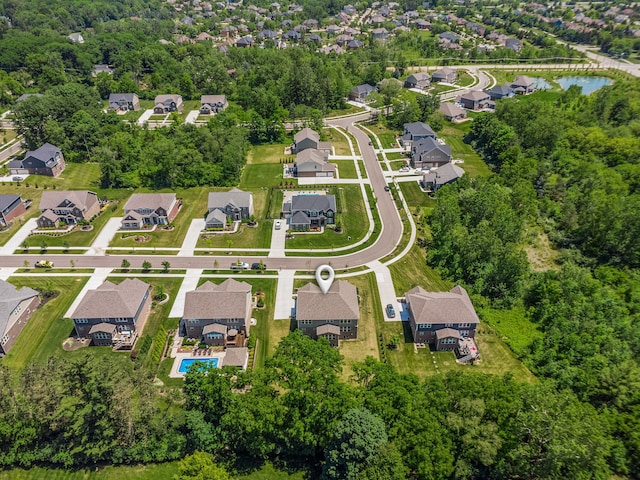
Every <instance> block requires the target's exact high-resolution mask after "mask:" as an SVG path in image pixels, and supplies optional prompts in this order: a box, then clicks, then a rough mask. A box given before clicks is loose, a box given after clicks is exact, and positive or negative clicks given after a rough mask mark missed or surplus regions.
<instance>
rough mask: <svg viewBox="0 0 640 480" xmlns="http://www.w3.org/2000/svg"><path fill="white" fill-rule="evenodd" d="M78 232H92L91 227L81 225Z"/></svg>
mask: <svg viewBox="0 0 640 480" xmlns="http://www.w3.org/2000/svg"><path fill="white" fill-rule="evenodd" d="M80 230H82V231H83V232H90V231H91V230H93V225H82V226H81V227H80Z"/></svg>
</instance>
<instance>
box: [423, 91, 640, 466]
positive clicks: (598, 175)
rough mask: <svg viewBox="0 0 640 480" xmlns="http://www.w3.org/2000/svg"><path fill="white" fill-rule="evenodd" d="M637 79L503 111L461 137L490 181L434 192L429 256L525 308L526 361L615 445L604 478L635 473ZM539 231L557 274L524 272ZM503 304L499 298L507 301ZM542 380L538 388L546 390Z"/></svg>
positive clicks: (639, 292) (638, 453)
mask: <svg viewBox="0 0 640 480" xmlns="http://www.w3.org/2000/svg"><path fill="white" fill-rule="evenodd" d="M639 101H640V91H639V86H638V83H637V82H629V81H624V80H617V81H616V83H615V84H614V85H613V86H611V87H605V88H603V89H602V90H600V91H598V92H597V93H594V94H593V95H592V96H590V97H586V96H583V95H580V90H579V88H577V87H572V88H570V89H569V90H567V91H566V92H564V93H562V94H560V95H559V96H558V98H557V99H556V100H555V102H548V101H542V100H536V99H535V97H532V98H526V99H512V100H504V101H500V102H498V104H497V108H496V112H495V114H485V115H481V116H479V117H478V118H476V119H474V123H473V125H472V127H471V130H470V132H469V135H468V138H467V140H468V141H469V142H471V143H472V144H473V145H474V146H475V147H476V148H477V149H478V151H479V152H480V153H481V154H482V156H483V157H484V158H485V160H486V161H487V163H489V165H491V166H492V167H493V169H494V170H495V171H496V173H497V174H496V175H494V176H492V177H491V178H490V179H487V180H473V181H472V180H469V179H463V180H462V181H459V182H458V183H457V185H455V186H450V187H445V188H443V189H441V190H440V191H439V192H438V204H437V206H436V207H435V209H434V210H433V212H432V214H431V215H430V217H429V223H430V226H431V234H432V238H431V239H430V241H429V248H428V259H429V262H431V263H432V264H433V265H435V266H437V267H439V268H440V269H441V271H442V272H443V273H444V274H445V275H447V276H448V277H450V278H451V279H454V280H457V281H462V282H464V283H465V284H466V285H468V286H469V287H470V289H471V290H472V291H473V292H475V294H476V295H479V296H477V297H476V299H477V301H478V302H482V296H484V297H486V298H487V299H489V300H490V301H492V302H493V303H494V305H502V306H508V305H509V304H513V303H515V304H520V305H522V306H523V307H525V309H526V312H527V317H528V318H529V320H531V321H532V322H534V323H535V324H536V325H537V326H538V328H539V330H540V331H541V332H542V335H541V336H540V337H539V338H536V339H535V340H533V341H532V342H531V344H530V345H529V346H528V347H527V348H525V349H523V350H522V351H519V352H518V353H519V354H520V355H521V357H522V359H523V361H524V362H525V363H526V364H527V365H528V366H529V367H530V368H531V369H532V370H533V372H534V373H536V374H537V375H538V376H540V377H541V378H543V379H550V380H551V381H552V382H553V384H555V385H556V386H557V388H560V389H565V388H568V389H570V390H572V391H573V392H574V394H575V395H576V396H577V401H580V402H583V404H584V405H591V406H593V407H594V408H595V409H596V411H597V412H598V415H599V416H600V418H601V419H602V420H603V421H604V426H603V428H605V429H606V431H607V434H608V435H609V436H610V438H611V439H616V442H615V443H613V444H611V450H610V458H609V459H608V460H607V462H608V464H609V466H610V468H611V469H612V470H614V471H616V472H617V473H621V474H630V475H632V476H633V477H637V476H638V475H640V470H638V467H637V465H638V463H637V459H638V458H640V443H639V442H638V438H637V435H636V434H635V433H634V431H635V429H636V428H637V426H638V413H639V411H640V396H639V395H638V393H637V392H638V381H639V379H640V369H639V365H638V362H637V357H638V355H639V354H640V333H639V332H638V331H637V328H636V325H637V323H638V319H639V317H638V315H639V314H640V281H639V280H640V279H639V277H638V271H637V268H638V266H640V264H639V257H638V252H639V251H640V248H639V247H640V244H638V237H639V235H640V223H639V222H638V216H637V208H638V205H639V203H638V202H640V196H639V193H640V192H639V191H638V178H639V176H638V164H639V163H640V156H639V154H638V151H639V149H638V147H640V145H639V143H638V142H639V141H638V135H637V133H638V119H639V118H640V108H639V106H640V105H639ZM540 228H542V229H543V230H544V231H545V233H546V234H547V235H548V236H549V238H550V239H551V240H552V242H553V244H554V246H555V247H556V248H557V249H559V250H560V255H559V266H558V267H557V268H552V269H550V270H548V271H544V272H533V271H532V270H531V269H530V267H529V264H528V261H527V260H526V256H525V255H524V253H523V247H524V245H525V243H526V239H527V237H528V236H529V233H528V232H529V231H531V230H532V229H533V230H536V229H540ZM505 300H508V302H505ZM545 383H546V382H545Z"/></svg>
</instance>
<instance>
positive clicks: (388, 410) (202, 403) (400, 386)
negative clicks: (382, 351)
mask: <svg viewBox="0 0 640 480" xmlns="http://www.w3.org/2000/svg"><path fill="white" fill-rule="evenodd" d="M341 369H342V363H341V358H340V354H339V353H338V352H337V351H336V350H335V349H333V348H331V347H330V346H329V344H328V342H325V341H324V340H320V341H314V340H310V339H308V338H307V337H305V336H304V335H302V334H300V333H299V332H293V333H291V334H290V335H289V336H288V337H286V338H285V339H283V340H282V341H281V343H280V345H279V346H278V348H277V349H276V353H275V355H274V356H273V358H272V359H270V360H269V361H268V362H267V365H266V367H265V368H264V369H262V370H260V371H256V372H253V373H251V374H246V375H239V376H235V377H234V376H232V374H231V373H230V372H227V371H224V370H223V371H220V370H215V369H212V370H200V371H191V372H190V373H189V374H188V376H187V380H186V383H185V393H186V396H187V403H186V408H187V424H188V428H189V430H190V433H189V442H190V448H196V449H199V450H202V451H206V452H210V453H212V454H214V455H215V456H216V457H217V458H218V459H219V461H222V462H232V463H234V462H235V463H236V464H237V465H243V464H247V463H254V464H255V463H256V462H257V463H258V464H259V463H261V462H263V461H265V460H270V461H275V462H285V463H287V464H288V465H290V466H293V465H306V468H307V470H308V471H309V474H310V478H318V477H320V478H322V479H370V480H374V479H376V480H385V479H394V480H395V479H398V480H400V479H405V478H414V479H448V478H464V479H473V478H485V479H486V478H531V479H534V478H607V477H608V476H609V475H610V474H611V467H610V466H609V462H610V459H611V456H612V452H613V451H614V450H615V448H616V446H617V445H618V442H617V441H616V440H614V439H613V438H612V437H611V436H610V435H609V432H608V427H607V422H606V419H605V417H604V416H603V415H599V414H598V413H597V412H596V410H595V409H594V408H593V407H591V406H590V405H588V404H585V403H582V402H580V401H579V400H578V399H577V398H576V397H575V396H574V394H572V393H571V392H568V391H566V390H563V389H559V390H558V389H556V387H555V386H553V385H551V384H536V385H522V384H519V383H516V382H514V381H513V380H512V379H511V378H509V377H508V376H507V377H504V378H500V377H496V376H485V375H475V374H462V375H461V374H459V373H456V374H455V375H446V376H436V377H431V378H428V379H427V380H425V381H424V382H421V381H419V380H418V378H417V377H415V376H414V375H410V374H409V375H400V374H398V373H397V372H396V371H395V370H394V369H393V367H391V366H390V365H388V364H383V363H379V362H377V361H376V360H374V359H372V358H369V359H367V360H366V361H365V362H363V363H360V364H356V365H355V366H354V376H353V379H352V380H353V382H351V383H348V384H347V383H343V382H342V381H340V380H339V375H340V372H341ZM248 458H252V459H253V462H247V459H248Z"/></svg>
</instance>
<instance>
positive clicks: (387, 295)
mask: <svg viewBox="0 0 640 480" xmlns="http://www.w3.org/2000/svg"><path fill="white" fill-rule="evenodd" d="M367 266H368V267H369V268H371V270H373V271H374V272H375V274H376V281H377V282H378V294H379V295H380V303H381V304H382V309H383V310H384V311H383V315H384V321H385V322H399V321H400V320H402V318H401V304H400V302H398V297H397V296H396V292H395V289H394V287H393V279H392V278H391V271H390V270H389V268H388V267H386V266H384V265H383V264H381V263H380V262H378V261H375V262H371V263H368V264H367ZM389 304H391V305H393V309H394V310H395V311H396V316H395V318H389V317H388V316H387V312H386V306H387V305H389Z"/></svg>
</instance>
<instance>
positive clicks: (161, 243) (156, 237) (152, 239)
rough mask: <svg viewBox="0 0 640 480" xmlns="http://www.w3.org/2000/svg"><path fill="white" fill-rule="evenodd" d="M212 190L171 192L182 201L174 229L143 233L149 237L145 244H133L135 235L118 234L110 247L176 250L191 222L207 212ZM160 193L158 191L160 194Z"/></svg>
mask: <svg viewBox="0 0 640 480" xmlns="http://www.w3.org/2000/svg"><path fill="white" fill-rule="evenodd" d="M213 190H214V189H213V188H211V187H197V188H190V189H179V190H175V191H172V192H171V193H173V192H175V193H176V195H177V196H178V198H181V199H182V208H181V209H180V212H178V215H177V216H176V218H175V219H174V221H173V223H174V225H175V228H174V229H173V230H170V231H166V230H160V229H156V230H155V231H153V232H149V233H144V235H148V236H149V240H148V241H146V242H134V240H133V239H134V238H135V236H136V235H140V234H132V233H122V232H118V233H116V234H115V236H114V237H113V240H112V241H111V243H110V245H109V246H111V247H157V248H163V247H172V248H178V247H181V246H182V242H183V240H184V237H185V235H186V234H187V230H188V229H189V225H191V220H193V219H194V218H199V217H203V216H204V214H205V212H206V211H207V200H208V196H209V192H210V191H213ZM160 192H162V191H159V192H158V193H160Z"/></svg>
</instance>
